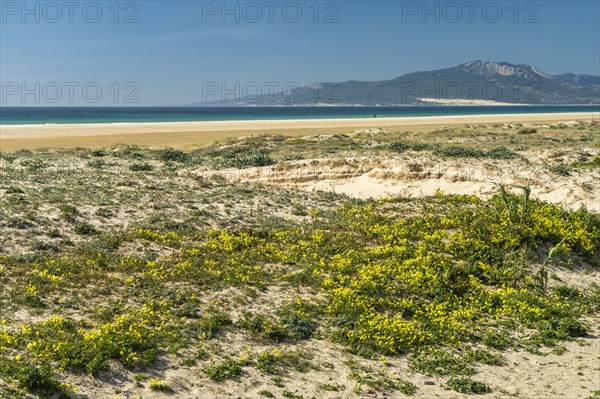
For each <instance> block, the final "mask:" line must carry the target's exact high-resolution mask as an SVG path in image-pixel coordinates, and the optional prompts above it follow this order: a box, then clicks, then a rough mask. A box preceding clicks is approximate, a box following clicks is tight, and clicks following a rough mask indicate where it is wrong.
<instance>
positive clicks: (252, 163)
mask: <svg viewBox="0 0 600 399" xmlns="http://www.w3.org/2000/svg"><path fill="white" fill-rule="evenodd" d="M209 155H210V156H211V157H212V158H213V163H214V165H215V166H216V167H218V168H235V169H244V168H249V167H262V166H270V165H274V164H275V163H276V161H275V160H274V159H273V158H271V156H270V155H269V151H268V150H267V149H263V148H254V147H250V146H238V147H231V148H226V149H222V150H217V151H214V152H213V153H211V154H209Z"/></svg>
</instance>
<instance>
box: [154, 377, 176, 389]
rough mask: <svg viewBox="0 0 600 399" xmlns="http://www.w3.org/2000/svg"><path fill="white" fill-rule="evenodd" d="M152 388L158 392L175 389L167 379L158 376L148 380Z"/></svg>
mask: <svg viewBox="0 0 600 399" xmlns="http://www.w3.org/2000/svg"><path fill="white" fill-rule="evenodd" d="M148 384H149V386H150V389H151V390H152V391H156V392H173V389H172V388H171V387H169V386H168V385H167V383H166V382H165V380H161V379H160V378H158V377H155V378H152V379H150V380H149V381H148Z"/></svg>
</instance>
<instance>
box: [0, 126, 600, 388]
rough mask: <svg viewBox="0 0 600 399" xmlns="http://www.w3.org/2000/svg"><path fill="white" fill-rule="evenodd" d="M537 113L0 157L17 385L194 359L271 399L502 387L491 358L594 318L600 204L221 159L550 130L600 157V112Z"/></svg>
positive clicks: (198, 372) (138, 382)
mask: <svg viewBox="0 0 600 399" xmlns="http://www.w3.org/2000/svg"><path fill="white" fill-rule="evenodd" d="M530 129H531V131H528V132H527V133H526V134H523V133H521V131H522V130H523V127H522V126H511V127H507V126H502V127H464V128H462V129H459V130H457V131H445V132H440V131H437V132H432V133H431V134H429V135H428V134H423V135H421V136H420V137H413V136H412V135H411V134H409V133H402V132H378V133H377V134H373V133H367V132H355V133H352V134H348V135H338V136H315V137H304V138H283V137H279V136H259V137H250V138H246V139H241V140H235V141H228V142H223V143H217V144H215V145H212V146H209V147H206V148H199V149H194V150H191V151H181V150H175V149H170V148H168V149H148V148H141V147H131V146H129V147H123V146H116V147H114V148H104V149H93V150H91V149H86V148H79V149H73V150H46V149H41V150H39V151H33V152H29V151H19V152H14V153H2V154H1V156H2V164H1V168H2V173H1V174H0V190H1V193H2V195H1V199H0V231H1V233H0V234H1V235H2V240H3V245H2V250H1V252H0V282H1V284H2V287H3V288H2V291H1V292H0V392H2V393H3V395H4V397H7V398H21V397H25V396H27V395H28V396H29V397H49V396H51V395H56V396H57V397H63V398H68V397H73V398H75V397H77V395H78V394H79V393H86V394H89V393H88V390H90V389H91V388H90V386H91V385H90V381H97V382H98V381H99V382H98V384H100V386H101V387H102V388H101V389H103V390H102V391H95V392H100V393H97V395H99V396H98V397H123V398H125V397H132V398H133V397H136V395H140V394H141V393H143V394H144V395H147V394H149V393H152V394H156V395H167V396H168V395H177V394H182V395H184V396H185V393H186V392H187V393H189V392H191V391H190V390H191V389H192V388H191V387H190V386H186V385H185V384H184V383H183V382H181V381H180V379H179V378H178V377H177V376H178V375H186V376H188V377H189V378H193V379H194V380H195V381H202V382H203V384H206V386H207V387H209V388H211V387H212V389H215V388H214V387H215V386H219V387H223V386H225V387H232V386H243V387H244V392H245V394H247V395H250V396H252V395H253V396H254V397H267V398H269V397H286V398H306V399H308V398H311V397H340V395H343V396H344V397H350V396H351V395H359V394H371V393H377V392H380V393H385V394H386V395H392V396H393V397H407V396H418V395H420V394H421V393H423V392H430V391H426V389H427V387H428V386H430V383H433V381H435V384H437V385H438V386H439V385H441V386H443V387H444V388H445V389H448V390H452V391H455V392H456V393H460V394H483V395H485V394H506V392H504V391H503V389H504V387H502V386H501V385H500V386H499V385H498V384H497V383H490V382H489V380H488V379H487V378H486V376H487V374H486V373H488V372H489V370H490V369H493V368H503V367H507V364H508V360H507V359H509V356H512V355H511V354H514V353H526V354H527V355H528V356H534V357H539V358H543V357H546V356H566V355H565V352H567V346H568V345H570V344H576V343H580V345H587V344H588V342H590V341H591V339H592V338H591V337H592V335H594V334H597V331H596V326H597V322H598V318H597V315H598V312H599V311H600V286H599V285H598V284H596V283H595V281H597V275H598V273H599V271H600V258H599V257H598V254H599V253H600V215H599V214H598V213H597V212H594V211H590V210H588V209H586V208H585V207H581V208H577V209H568V208H566V207H563V206H562V205H561V204H560V203H550V202H544V201H540V200H538V199H536V193H535V192H532V190H531V189H530V188H529V187H528V186H526V185H506V184H500V183H499V184H497V186H496V190H495V194H494V195H492V196H491V197H489V198H480V197H477V196H474V195H458V194H449V193H445V192H443V191H441V190H440V191H437V192H436V193H435V194H434V195H431V196H423V197H420V198H412V199H409V198H404V197H391V198H383V199H359V198H353V197H350V196H346V195H342V194H336V193H332V192H323V191H315V192H305V191H300V190H295V189H289V188H285V187H278V186H268V185H264V184H259V183H252V182H244V181H239V180H229V179H228V178H227V174H222V173H221V172H223V171H226V172H228V173H229V172H232V171H236V170H240V171H243V170H245V169H247V168H272V167H274V165H278V164H285V163H287V162H299V160H306V161H310V160H313V159H320V158H327V159H337V160H340V161H343V159H344V157H347V156H356V155H361V156H381V157H392V158H393V157H397V156H407V155H409V154H411V153H415V154H423V153H426V154H428V156H432V157H439V158H440V159H445V158H451V159H454V158H475V159H481V160H482V161H484V160H489V159H492V160H499V161H503V162H504V161H507V160H514V159H517V158H518V159H528V158H529V156H528V154H529V153H528V152H527V151H526V150H522V149H519V147H522V146H527V147H530V148H535V146H536V145H544V146H545V145H546V143H547V142H548V140H545V138H547V137H550V138H553V139H556V140H559V141H558V142H557V143H560V144H561V145H560V146H558V145H557V146H556V147H555V148H556V149H557V151H558V149H559V148H560V151H566V150H565V145H569V146H570V147H569V150H570V151H572V152H571V153H565V154H563V155H561V157H562V158H563V162H562V163H561V164H564V165H568V166H567V167H568V170H569V171H573V173H598V169H597V166H596V164H597V163H598V162H597V160H598V155H599V154H598V151H597V149H598V143H599V138H600V130H599V129H598V126H597V125H591V124H576V125H572V126H570V127H569V129H568V130H564V129H563V130H557V129H552V128H551V127H543V126H537V127H536V128H535V129H533V128H530ZM533 130H535V131H533ZM442 133H443V134H444V135H445V137H446V139H445V140H446V142H444V139H443V138H442V137H441V134H442ZM538 136H539V137H538ZM449 137H451V138H452V139H453V140H452V141H453V142H457V143H456V144H448V141H449V139H448V138H449ZM482 137H485V138H489V137H496V139H489V140H485V141H484V140H482V139H481V138H482ZM570 137H576V138H577V139H576V140H575V141H565V140H566V139H568V138H570ZM579 137H589V138H591V139H586V140H585V141H584V140H580V139H579ZM457 138H460V140H458V139H457ZM511 140H517V141H516V142H514V143H513V142H511ZM550 143H554V141H550ZM565 143H566V144H565ZM549 148H553V147H552V144H550V146H549ZM415 162H418V158H417V159H415ZM547 165H548V167H551V165H552V164H551V163H550V161H548V164H547ZM217 172H218V173H217ZM552 172H553V173H561V172H559V169H556V168H555V170H553V171H552ZM586 276H587V277H589V278H587V277H586ZM590 363H593V360H590ZM591 367H594V366H591ZM169 370H175V371H174V372H169ZM117 371H118V372H119V373H121V375H122V376H123V377H121V382H120V383H116V382H114V381H113V380H111V377H110V376H111V375H113V373H115V372H117ZM423 379H425V381H427V384H424V383H423ZM123 381H127V383H129V384H130V385H126V386H127V389H126V390H123V386H125V385H123V384H125V383H124V382H123ZM298 381H301V382H300V383H298ZM119 384H120V385H119ZM211 384H212V385H211ZM94 389H97V388H94ZM231 389H233V388H231ZM594 389H596V388H595V387H593V386H591V385H590V386H589V389H587V391H588V392H590V397H593V395H594V393H593V391H594ZM198 392H202V391H198ZM508 393H509V394H514V395H517V396H518V395H519V394H518V393H514V392H508Z"/></svg>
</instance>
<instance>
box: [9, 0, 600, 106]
mask: <svg viewBox="0 0 600 399" xmlns="http://www.w3.org/2000/svg"><path fill="white" fill-rule="evenodd" d="M24 4H25V5H24ZM424 4H425V6H424ZM599 4H600V2H599V1H596V0H593V1H536V2H515V1H497V2H487V1H457V2H448V1H442V2H427V3H423V2H422V1H418V2H404V1H334V2H327V1H323V2H314V1H312V0H309V1H297V2H286V1H268V0H265V1H256V2H253V1H238V2H235V1H233V2H222V1H218V2H206V1H148V0H143V1H131V2H127V1H123V2H118V3H116V2H114V1H112V0H109V1H97V2H87V1H83V2H79V1H72V2H67V1H63V0H60V1H57V2H48V1H42V2H38V1H30V2H27V3H23V2H21V1H17V2H12V1H5V0H1V1H0V5H1V8H0V9H1V13H2V14H1V34H0V51H1V54H0V80H1V82H2V90H3V93H2V103H0V105H22V104H23V95H22V94H23V93H24V91H27V90H28V91H29V94H27V95H25V96H24V97H25V102H26V104H27V105H36V100H39V105H52V104H53V103H52V101H56V104H57V105H62V104H69V103H70V102H71V101H72V103H73V104H75V105H89V104H90V103H89V101H87V100H90V99H92V100H93V99H96V98H98V102H97V105H127V104H131V105H135V104H132V103H130V102H128V101H126V100H128V99H129V100H131V99H134V100H139V103H138V105H179V104H187V103H192V102H199V101H201V100H202V99H203V94H206V93H205V91H206V90H207V87H208V85H211V87H212V89H213V90H214V87H219V88H221V87H222V86H221V84H222V83H224V84H225V86H226V87H225V88H226V89H229V90H232V91H236V86H235V82H239V84H240V88H241V87H243V86H244V85H246V84H248V83H252V84H258V85H259V86H261V87H264V89H265V91H266V90H268V87H269V85H271V86H273V85H274V84H279V85H280V86H283V85H285V84H287V83H290V82H297V83H300V84H307V83H312V82H327V81H344V80H380V79H390V78H394V77H397V76H399V75H402V74H404V73H408V72H415V71H419V70H429V69H437V68H445V67H450V66H454V65H457V64H460V63H463V62H466V61H471V60H479V59H481V60H488V61H507V62H511V63H523V64H531V65H534V66H537V67H539V68H540V69H542V70H543V71H545V72H547V73H550V74H557V73H564V72H574V73H585V74H600V50H599V49H600V26H599V21H600V6H599ZM253 82H254V83H253ZM114 83H116V85H114ZM128 83H129V84H128ZM213 83H215V84H216V86H215V85H214V84H213ZM36 84H39V86H36ZM59 88H60V91H59ZM98 89H100V90H101V92H102V94H101V95H97V93H96V91H97V90H98ZM219 90H220V89H219ZM84 91H85V93H84ZM36 96H38V97H40V98H38V99H36ZM70 97H71V98H70Z"/></svg>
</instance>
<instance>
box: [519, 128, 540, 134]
mask: <svg viewBox="0 0 600 399" xmlns="http://www.w3.org/2000/svg"><path fill="white" fill-rule="evenodd" d="M518 133H519V134H535V133H537V129H536V128H534V127H524V128H522V129H519V131H518Z"/></svg>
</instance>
